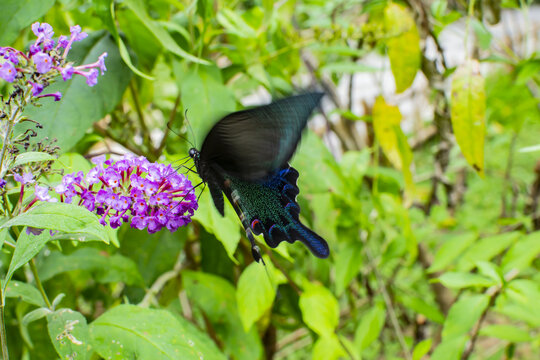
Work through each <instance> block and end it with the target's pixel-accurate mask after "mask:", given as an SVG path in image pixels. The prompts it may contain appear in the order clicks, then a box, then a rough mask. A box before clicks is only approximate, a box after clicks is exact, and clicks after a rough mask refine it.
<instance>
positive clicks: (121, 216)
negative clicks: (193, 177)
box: [36, 155, 198, 234]
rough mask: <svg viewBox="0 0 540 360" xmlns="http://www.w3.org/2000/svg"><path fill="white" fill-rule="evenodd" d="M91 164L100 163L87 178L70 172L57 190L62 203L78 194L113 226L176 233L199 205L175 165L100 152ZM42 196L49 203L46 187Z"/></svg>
mask: <svg viewBox="0 0 540 360" xmlns="http://www.w3.org/2000/svg"><path fill="white" fill-rule="evenodd" d="M92 162H93V163H94V164H96V167H94V168H93V169H92V170H90V171H89V172H88V174H87V175H86V177H85V176H84V174H83V172H82V171H81V172H78V173H73V174H69V175H66V176H64V177H63V179H62V183H61V184H59V185H58V186H56V188H55V191H56V193H58V194H60V201H62V202H66V203H71V202H72V201H73V198H74V197H77V199H78V204H79V205H81V206H84V207H86V208H87V209H88V210H90V211H93V212H96V213H97V214H98V215H101V220H100V222H101V223H102V224H103V225H107V219H108V223H109V225H110V226H111V227H112V228H117V227H119V226H120V225H121V224H122V223H123V222H128V221H130V225H131V227H133V228H137V229H139V230H143V229H145V228H146V229H148V232H149V233H151V234H152V233H155V232H157V231H159V230H161V229H162V228H164V227H166V228H167V229H169V231H171V232H173V231H175V230H177V229H178V228H179V227H180V226H184V225H186V224H188V223H189V222H190V221H191V216H193V213H194V211H195V210H196V209H197V208H198V204H197V198H196V196H195V192H194V191H193V186H192V185H191V182H190V181H189V180H188V179H187V178H186V177H185V176H184V175H181V174H178V173H177V172H176V171H175V170H174V169H173V167H172V166H171V165H164V164H157V163H150V162H149V161H148V160H147V159H146V158H145V157H144V156H141V157H135V156H130V155H126V156H124V157H123V158H122V159H120V160H118V161H116V162H114V161H112V160H105V156H100V157H96V158H94V159H92ZM37 192H38V191H37V189H36V196H37ZM39 196H40V197H41V198H42V199H44V201H51V200H50V197H48V196H47V194H45V193H43V191H42V189H40V193H39Z"/></svg>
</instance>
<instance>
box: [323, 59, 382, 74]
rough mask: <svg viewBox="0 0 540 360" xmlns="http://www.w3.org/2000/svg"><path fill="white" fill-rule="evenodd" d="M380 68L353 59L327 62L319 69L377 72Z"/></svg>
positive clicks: (350, 72) (351, 72) (341, 71)
mask: <svg viewBox="0 0 540 360" xmlns="http://www.w3.org/2000/svg"><path fill="white" fill-rule="evenodd" d="M380 70H381V69H377V68H374V67H372V66H367V65H364V64H361V63H357V62H352V61H339V62H333V63H330V64H326V65H324V66H323V67H321V68H320V69H319V71H320V72H329V73H336V74H355V73H360V72H376V71H380Z"/></svg>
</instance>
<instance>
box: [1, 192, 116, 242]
mask: <svg viewBox="0 0 540 360" xmlns="http://www.w3.org/2000/svg"><path fill="white" fill-rule="evenodd" d="M16 225H23V226H31V227H33V228H37V229H49V230H58V231H62V232H64V233H68V234H75V235H76V237H74V240H78V241H89V240H99V241H103V242H105V243H107V244H108V243H109V242H110V240H111V234H110V233H109V232H108V231H107V230H106V228H105V227H104V226H103V225H101V224H100V223H99V219H98V218H97V216H96V215H95V214H93V213H91V212H90V211H88V210H87V209H86V208H85V207H83V206H77V205H73V204H65V203H50V202H46V203H40V204H38V205H34V206H33V207H32V208H30V210H28V211H27V212H25V213H22V214H21V215H19V216H16V217H14V218H12V219H10V220H8V221H6V222H5V223H4V224H2V225H1V226H0V228H8V227H11V226H16ZM46 233H47V232H46ZM49 237H50V236H49ZM17 244H18V242H17ZM18 246H19V245H17V247H18Z"/></svg>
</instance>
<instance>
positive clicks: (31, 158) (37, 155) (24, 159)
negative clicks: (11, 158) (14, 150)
mask: <svg viewBox="0 0 540 360" xmlns="http://www.w3.org/2000/svg"><path fill="white" fill-rule="evenodd" d="M51 160H56V158H55V157H54V156H52V155H51V154H48V153H44V152H37V151H29V152H27V153H22V154H19V155H17V157H16V158H15V162H14V163H13V165H11V166H10V167H11V168H14V167H15V166H19V165H23V164H28V163H31V162H38V161H51Z"/></svg>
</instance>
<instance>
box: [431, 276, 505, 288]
mask: <svg viewBox="0 0 540 360" xmlns="http://www.w3.org/2000/svg"><path fill="white" fill-rule="evenodd" d="M439 280H440V282H441V283H442V284H443V285H444V286H446V287H449V288H452V289H463V288H468V287H473V286H479V287H488V286H491V285H494V284H496V282H494V281H493V280H491V279H489V278H487V277H485V276H482V275H478V274H471V273H465V272H447V273H444V274H442V275H441V276H440V277H439Z"/></svg>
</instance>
